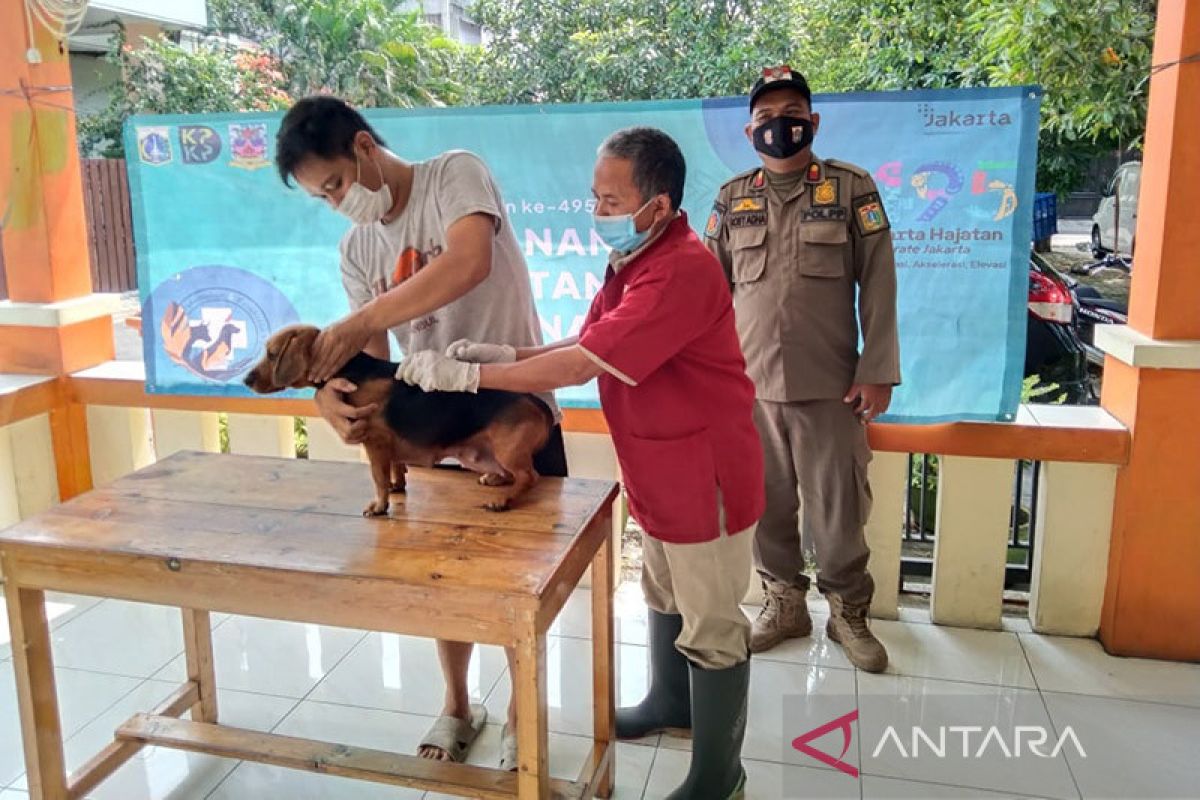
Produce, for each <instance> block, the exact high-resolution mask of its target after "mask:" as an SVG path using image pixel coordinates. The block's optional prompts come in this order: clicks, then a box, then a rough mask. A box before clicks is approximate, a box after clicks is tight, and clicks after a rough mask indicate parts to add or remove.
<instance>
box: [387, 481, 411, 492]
mask: <svg viewBox="0 0 1200 800" xmlns="http://www.w3.org/2000/svg"><path fill="white" fill-rule="evenodd" d="M406 488H407V487H406V486H405V484H403V483H393V484H392V485H391V486H389V487H388V492H389V493H391V494H404V491H405V489H406Z"/></svg>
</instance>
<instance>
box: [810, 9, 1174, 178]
mask: <svg viewBox="0 0 1200 800" xmlns="http://www.w3.org/2000/svg"><path fill="white" fill-rule="evenodd" d="M797 10H798V13H799V17H800V30H802V31H804V35H803V39H804V41H803V46H802V47H801V48H800V50H799V52H800V53H801V54H802V57H801V58H800V59H799V63H797V64H795V66H796V67H797V68H799V69H802V70H804V71H805V72H806V73H807V74H808V75H809V77H810V79H811V80H812V82H813V84H814V86H815V87H817V88H818V89H820V90H822V91H848V90H864V89H908V88H917V87H957V86H1009V85H1017V84H1039V85H1041V86H1042V88H1043V89H1044V90H1045V96H1044V98H1043V101H1042V123H1041V131H1040V137H1039V158H1038V186H1039V188H1042V189H1046V190H1052V191H1058V192H1060V193H1062V192H1066V191H1069V190H1070V189H1072V188H1074V187H1075V186H1076V185H1077V184H1078V181H1079V178H1080V177H1081V175H1082V174H1083V171H1084V170H1085V169H1086V167H1087V165H1088V164H1089V163H1090V162H1091V161H1092V159H1094V158H1095V157H1096V156H1097V155H1098V154H1100V153H1104V152H1111V151H1113V150H1124V149H1128V148H1131V147H1138V146H1140V144H1141V138H1142V132H1143V129H1144V128H1145V121H1146V102H1147V81H1146V76H1147V75H1148V72H1149V67H1150V54H1151V43H1152V40H1153V35H1154V3H1153V2H1152V1H1151V0H1097V2H1094V3H1090V4H1085V3H1073V2H1068V0H904V2H901V1H900V0H875V2H870V3H863V4H852V3H844V2H841V1H840V0H806V2H805V3H803V4H802V5H800V6H798V7H797Z"/></svg>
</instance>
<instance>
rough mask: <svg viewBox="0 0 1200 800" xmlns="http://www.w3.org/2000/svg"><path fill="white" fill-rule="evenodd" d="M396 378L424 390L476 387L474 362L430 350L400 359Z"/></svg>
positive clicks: (472, 388)
mask: <svg viewBox="0 0 1200 800" xmlns="http://www.w3.org/2000/svg"><path fill="white" fill-rule="evenodd" d="M396 378H398V379H399V380H402V381H404V382H405V383H409V384H412V385H414V386H420V387H421V389H423V390H424V391H426V392H471V393H472V394H474V393H475V392H478V391H479V365H478V364H467V363H465V362H463V361H457V360H455V359H453V358H450V357H449V356H444V355H442V354H441V353H438V352H436V351H434V350H422V351H420V352H419V353H413V354H412V355H410V356H409V357H408V358H406V359H404V362H403V363H402V364H400V369H398V370H396Z"/></svg>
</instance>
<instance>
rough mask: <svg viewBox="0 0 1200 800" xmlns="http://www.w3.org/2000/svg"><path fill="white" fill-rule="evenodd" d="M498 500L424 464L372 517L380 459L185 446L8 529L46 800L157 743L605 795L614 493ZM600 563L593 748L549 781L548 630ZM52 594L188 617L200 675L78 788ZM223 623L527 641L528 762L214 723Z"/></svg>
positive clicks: (326, 768) (468, 783) (3, 539)
mask: <svg viewBox="0 0 1200 800" xmlns="http://www.w3.org/2000/svg"><path fill="white" fill-rule="evenodd" d="M495 491H497V490H495V489H489V488H487V487H482V486H479V485H478V484H477V483H476V480H475V476H474V475H471V474H469V473H463V472H457V471H452V470H413V471H411V472H410V473H409V480H408V494H407V495H396V496H395V497H394V498H393V505H392V512H391V516H390V517H388V518H381V519H364V518H363V517H362V516H361V510H362V507H363V505H364V503H365V502H366V501H367V500H368V499H369V498H370V494H371V481H370V478H369V475H368V471H367V467H366V465H360V464H348V463H336V462H322V461H296V460H287V459H270V458H255V457H245V456H228V455H212V454H201V453H180V454H178V455H175V456H172V457H170V458H168V459H165V460H163V461H160V462H159V463H158V464H155V465H154V466H152V467H148V468H146V469H144V470H141V471H140V472H136V473H134V474H132V475H129V476H127V477H125V478H122V479H120V480H118V481H116V482H115V483H113V484H111V485H109V486H107V487H105V488H103V489H98V490H96V491H92V492H89V493H87V494H85V495H81V496H80V497H77V498H75V499H73V500H71V501H70V502H67V503H64V504H62V505H60V506H58V507H57V508H54V509H52V510H50V511H48V512H46V513H44V514H41V515H39V516H37V517H34V518H32V519H29V520H25V521H24V522H21V523H20V524H18V525H16V526H14V527H12V528H9V529H8V530H5V531H3V532H0V568H2V569H3V574H4V578H5V586H4V591H5V595H6V597H7V600H8V615H9V623H10V627H11V634H12V651H13V656H12V657H13V667H14V671H15V674H16V683H17V693H18V705H19V708H20V712H21V732H22V736H23V740H24V746H25V763H26V767H27V770H28V781H29V789H30V795H31V797H32V798H35V800H37V799H39V798H44V799H45V800H60V798H80V797H83V796H84V795H85V794H86V793H87V792H88V791H90V790H91V789H92V788H93V787H95V786H96V785H97V784H98V783H100V782H101V781H102V780H104V778H106V777H107V776H109V775H110V774H112V772H113V771H114V770H116V769H117V768H118V767H119V766H120V765H121V764H122V763H124V762H125V761H127V760H128V759H129V758H130V757H131V756H133V755H134V754H135V753H136V752H137V751H138V750H139V749H140V748H141V747H143V746H145V745H158V746H167V747H175V748H180V749H183V750H191V751H196V752H202V753H210V754H213V755H217V756H224V757H228V758H238V759H244V760H247V761H257V762H261V763H267V764H276V765H281V766H285V767H292V768H296V769H304V770H309V771H312V772H322V773H327V774H331V775H342V776H346V777H350V778H359V779H363V780H371V781H378V782H382V783H388V784H394V785H399V786H409V787H414V788H417V789H427V790H434V791H439V792H448V793H451V794H456V795H463V796H468V797H485V798H503V797H520V798H548V797H570V798H578V797H590V796H592V795H596V796H600V797H608V796H609V795H610V794H611V790H612V779H613V767H614V765H613V754H614V751H615V736H614V728H613V726H614V705H613V704H614V694H613V620H612V591H611V587H612V583H613V546H612V536H611V532H612V527H611V513H612V502H613V500H614V498H615V497H616V493H617V488H616V485H615V484H614V483H612V482H609V481H595V480H575V479H568V480H559V479H543V480H542V481H541V482H540V483H539V484H538V485H537V487H536V488H534V489H533V490H532V491H531V492H530V493H529V494H528V495H527V496H526V498H525V499H524V501H523V502H521V503H520V505H519V506H518V507H517V508H515V509H513V510H512V511H508V512H506V513H503V514H495V513H491V512H487V511H484V510H483V509H482V505H483V503H484V500H485V498H487V497H490V496H491V495H492V494H493V493H494V492H495ZM589 564H590V565H591V566H592V587H593V590H592V647H593V681H592V692H593V698H594V707H595V714H594V716H595V744H594V746H593V749H592V754H591V756H590V758H589V759H588V761H587V763H586V764H585V765H584V769H583V772H582V774H581V775H580V777H579V779H578V780H576V781H562V780H552V779H551V778H550V777H549V772H548V769H547V741H546V739H547V706H546V631H547V630H548V629H549V627H550V625H551V623H552V622H553V621H554V618H555V617H556V616H557V614H558V612H559V611H560V610H561V609H562V607H563V604H564V603H565V602H566V600H567V598H568V597H569V596H570V594H571V591H572V590H573V589H575V587H576V585H577V584H578V583H579V580H580V578H581V577H582V576H583V574H584V571H585V570H586V569H587V567H588V565H589ZM45 590H60V591H65V592H76V593H80V594H89V595H99V596H102V597H119V598H124V599H128V600H136V601H141V602H148V603H160V604H165V605H172V606H178V607H179V608H180V609H182V613H183V634H184V646H185V652H186V657H187V673H188V680H187V682H186V683H184V684H183V685H182V686H180V687H179V689H178V690H176V691H175V692H174V693H173V694H172V695H171V696H170V697H168V698H167V700H166V701H164V703H163V704H162V705H161V706H159V707H158V708H156V709H154V710H153V711H152V712H150V713H146V714H135V715H134V716H133V717H131V718H130V719H129V720H128V721H127V722H125V723H124V724H122V725H121V726H120V727H119V728H118V729H117V730H116V732H115V737H114V740H113V742H112V743H111V744H110V745H109V746H108V747H106V748H105V749H104V750H102V751H101V752H100V753H98V754H96V755H95V756H94V757H93V758H92V759H91V760H89V761H88V762H87V763H86V764H84V765H83V766H82V767H80V768H79V769H78V770H77V771H75V772H74V773H73V774H72V775H70V776H69V777H68V776H67V774H66V770H65V764H64V759H63V743H62V730H61V727H60V724H59V715H58V700H57V696H56V693H55V686H54V671H53V664H52V660H51V654H50V630H49V627H48V625H47V622H46V611H45V605H44V594H43V593H44V591H45ZM210 611H223V612H230V613H235V614H250V615H254V616H259V617H268V618H272V619H285V620H295V621H301V622H312V623H320V624H326V625H340V626H345V627H351V628H361V629H367V630H373V631H389V632H395V633H406V634H413V635H417V636H428V637H438V638H443V639H451V640H458V641H464V642H483V643H488V644H496V645H505V646H509V647H515V648H516V653H517V659H516V670H515V671H516V675H515V676H514V677H513V683H514V691H515V693H516V698H517V710H518V716H519V724H518V731H517V737H518V746H519V750H520V770H519V771H518V772H516V773H511V772H501V771H499V770H494V769H484V768H481V767H474V766H466V765H459V764H444V763H440V762H434V761H429V760H426V759H421V758H417V757H416V756H415V755H400V754H396V753H387V752H382V751H377V750H370V749H366V748H361V747H350V746H346V745H342V744H331V743H325V742H317V741H312V740H308V739H298V738H294V737H289V736H279V735H275V734H269V733H260V732H256V731H248V730H241V729H238V728H232V727H229V726H226V725H220V724H218V723H217V694H216V685H215V680H214V675H213V655H212V634H211V627H210V623H209V612H210ZM431 646H432V645H431ZM188 710H190V711H191V712H192V713H191V720H183V719H180V717H181V715H182V714H183V712H185V711H188Z"/></svg>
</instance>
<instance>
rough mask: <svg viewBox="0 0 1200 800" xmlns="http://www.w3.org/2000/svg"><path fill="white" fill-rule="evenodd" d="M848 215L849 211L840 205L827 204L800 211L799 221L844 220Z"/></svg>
mask: <svg viewBox="0 0 1200 800" xmlns="http://www.w3.org/2000/svg"><path fill="white" fill-rule="evenodd" d="M849 216H850V212H849V211H847V210H846V209H845V208H842V207H841V206H828V207H817V208H806V209H804V210H802V211H801V212H800V221H801V222H810V221H812V220H824V219H834V220H845V219H846V218H847V217H849Z"/></svg>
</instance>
